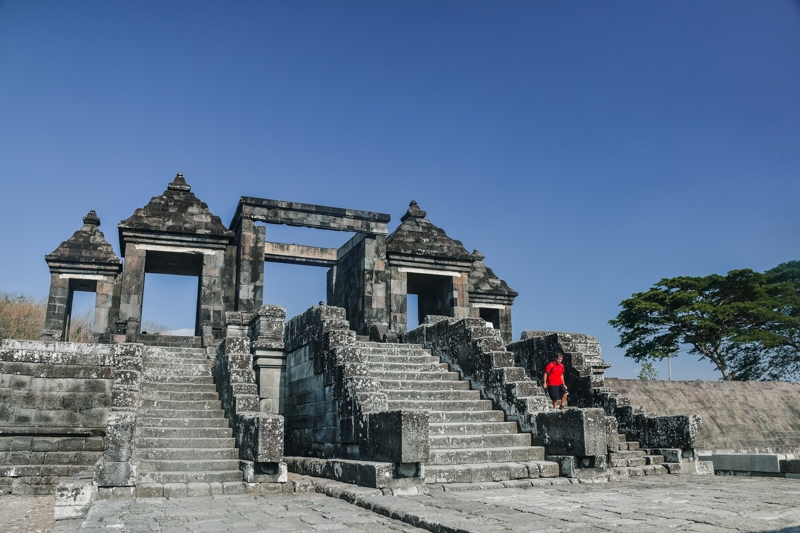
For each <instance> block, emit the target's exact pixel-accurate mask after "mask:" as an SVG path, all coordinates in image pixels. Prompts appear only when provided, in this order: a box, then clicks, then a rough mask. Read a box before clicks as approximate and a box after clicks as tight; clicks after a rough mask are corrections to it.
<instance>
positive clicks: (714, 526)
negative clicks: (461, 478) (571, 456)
mask: <svg viewBox="0 0 800 533" xmlns="http://www.w3.org/2000/svg"><path fill="white" fill-rule="evenodd" d="M315 481H317V482H319V483H318V484H317V485H316V487H315V490H317V491H318V492H317V493H314V492H311V493H299V494H293V495H289V494H270V495H227V496H226V495H219V496H211V497H198V498H176V499H164V498H148V499H139V500H104V501H98V502H95V503H94V504H93V506H92V509H91V511H90V513H89V516H88V517H87V518H86V519H85V520H83V521H81V520H74V521H69V522H66V521H65V522H59V523H58V524H57V525H56V529H55V530H54V533H72V532H75V533H77V532H81V533H99V532H100V531H103V532H105V533H108V532H110V531H114V532H118V533H128V532H131V533H133V532H140V531H141V532H144V531H147V532H148V533H151V532H160V533H217V532H219V533H226V532H234V531H235V532H241V533H262V532H267V531H276V532H281V531H297V532H312V531H328V530H346V531H356V532H358V531H369V532H371V533H372V532H380V531H408V532H411V531H423V530H427V531H432V532H434V533H472V532H474V533H482V532H489V531H492V532H494V531H524V532H528V531H536V532H539V531H541V532H571V531H575V532H581V533H585V532H590V533H591V532H609V531H635V532H637V533H638V532H644V533H650V532H665V531H693V532H713V533H720V532H729V531H730V532H733V531H736V532H743V531H774V532H780V533H800V480H792V479H784V478H750V477H731V476H659V477H657V478H655V477H653V478H646V477H643V478H631V479H628V480H625V481H620V482H610V483H591V484H589V483H566V484H557V485H546V486H544V485H543V486H534V487H529V488H502V489H478V490H469V491H463V490H459V491H450V490H446V488H445V490H434V491H431V492H430V493H429V494H420V495H410V496H388V495H382V494H380V493H379V491H376V490H375V489H364V488H360V487H354V486H352V485H345V484H343V483H337V482H326V480H315ZM323 493H324V494H323ZM326 495H327V496H326ZM351 504H352V505H351ZM370 511H372V512H370ZM420 528H421V529H420Z"/></svg>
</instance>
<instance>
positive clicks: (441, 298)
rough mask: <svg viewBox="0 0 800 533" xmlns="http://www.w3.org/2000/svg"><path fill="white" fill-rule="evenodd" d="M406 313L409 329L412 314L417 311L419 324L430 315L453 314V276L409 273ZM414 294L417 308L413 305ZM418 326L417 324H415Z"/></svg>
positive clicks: (409, 327)
mask: <svg viewBox="0 0 800 533" xmlns="http://www.w3.org/2000/svg"><path fill="white" fill-rule="evenodd" d="M406 292H407V295H408V299H407V300H406V302H407V303H406V315H407V320H408V324H407V327H408V329H411V323H412V318H411V317H412V316H413V315H414V313H415V311H416V317H417V320H416V323H417V325H419V324H421V323H422V322H424V321H425V317H427V316H428V315H442V316H451V315H452V308H453V302H451V301H450V300H451V297H452V294H453V277H452V276H437V275H431V274H418V273H415V272H409V273H408V282H407V289H406ZM412 295H416V309H414V308H413V307H412V299H411V298H410V297H411V296H412ZM414 327H416V326H414Z"/></svg>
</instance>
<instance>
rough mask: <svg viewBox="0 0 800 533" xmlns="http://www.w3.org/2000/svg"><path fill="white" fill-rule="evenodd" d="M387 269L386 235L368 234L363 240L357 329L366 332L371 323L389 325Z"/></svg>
mask: <svg viewBox="0 0 800 533" xmlns="http://www.w3.org/2000/svg"><path fill="white" fill-rule="evenodd" d="M388 284H389V271H388V264H387V261H386V236H385V235H369V236H368V237H367V238H366V239H365V241H364V306H363V309H364V316H363V319H362V323H361V324H359V327H358V328H357V331H359V332H360V333H361V334H368V333H369V327H370V326H371V325H372V324H383V325H385V326H388V325H389V312H388V310H389V301H388V300H389V290H388Z"/></svg>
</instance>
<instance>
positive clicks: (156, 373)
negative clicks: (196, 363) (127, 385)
mask: <svg viewBox="0 0 800 533" xmlns="http://www.w3.org/2000/svg"><path fill="white" fill-rule="evenodd" d="M142 375H143V376H144V378H145V379H150V378H153V377H162V376H164V377H166V376H169V377H192V378H201V377H208V378H210V377H211V370H210V369H196V368H180V369H178V368H145V369H144V372H143V373H142Z"/></svg>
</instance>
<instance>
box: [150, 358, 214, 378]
mask: <svg viewBox="0 0 800 533" xmlns="http://www.w3.org/2000/svg"><path fill="white" fill-rule="evenodd" d="M213 366H214V365H213V363H212V362H211V361H209V362H201V363H147V362H145V363H144V365H143V367H144V371H145V372H153V373H155V372H158V373H161V374H169V373H172V374H181V375H190V374H192V375H193V374H194V373H196V372H205V373H206V374H208V375H211V368H212V367H213Z"/></svg>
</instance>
